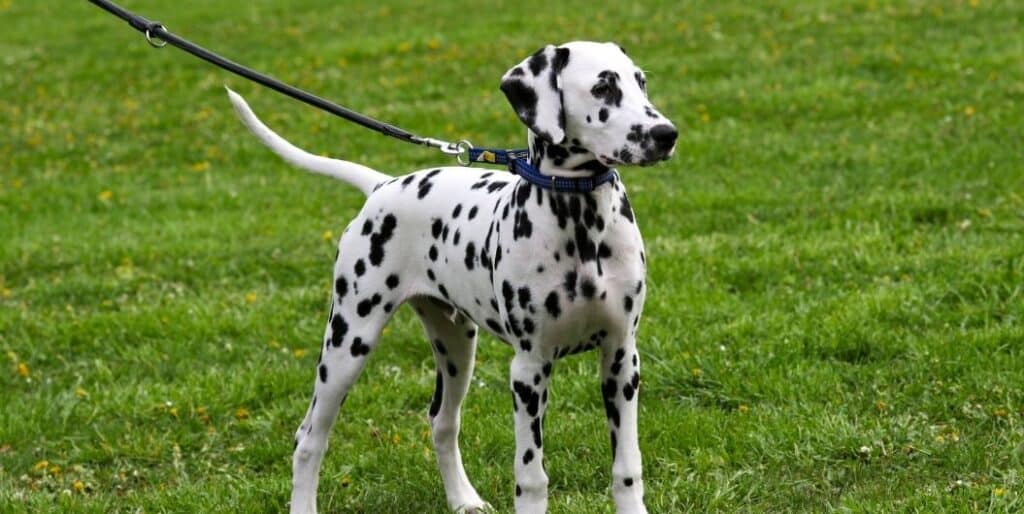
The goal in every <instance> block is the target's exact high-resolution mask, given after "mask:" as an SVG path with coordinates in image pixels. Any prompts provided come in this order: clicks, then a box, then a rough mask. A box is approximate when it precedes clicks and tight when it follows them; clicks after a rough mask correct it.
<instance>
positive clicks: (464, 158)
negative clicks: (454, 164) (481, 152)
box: [455, 139, 473, 166]
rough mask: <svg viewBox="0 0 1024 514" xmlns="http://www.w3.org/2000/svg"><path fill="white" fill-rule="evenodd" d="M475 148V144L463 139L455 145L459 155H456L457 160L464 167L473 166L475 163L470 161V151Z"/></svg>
mask: <svg viewBox="0 0 1024 514" xmlns="http://www.w3.org/2000/svg"><path fill="white" fill-rule="evenodd" d="M472 148H473V143H470V142H469V141H466V140H465V139H461V140H459V141H457V142H456V143H455V149H456V150H457V151H458V153H456V154H455V160H456V161H458V163H459V164H461V165H463V166H472V165H473V161H471V160H469V150H470V149H472Z"/></svg>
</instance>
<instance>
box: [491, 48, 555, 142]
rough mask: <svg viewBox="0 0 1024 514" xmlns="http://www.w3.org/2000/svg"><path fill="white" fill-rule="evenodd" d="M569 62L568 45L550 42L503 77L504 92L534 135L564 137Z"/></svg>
mask: <svg viewBox="0 0 1024 514" xmlns="http://www.w3.org/2000/svg"><path fill="white" fill-rule="evenodd" d="M568 63H569V49H568V48H557V47H555V46H554V45H548V46H545V47H544V48H541V49H540V50H537V52H536V53H534V54H533V55H532V56H530V57H528V58H526V59H525V60H524V61H523V62H521V63H519V64H518V65H516V66H513V67H512V69H510V70H508V71H507V72H505V76H504V77H502V78H501V91H502V92H503V93H505V97H506V98H508V102H509V103H510V104H512V108H513V109H515V111H516V115H518V116H519V119H520V120H522V122H523V123H525V124H526V126H527V127H530V130H532V131H533V132H534V133H535V134H537V135H538V136H540V137H542V138H544V139H546V140H548V141H551V142H552V143H555V144H559V143H562V142H563V141H564V140H565V110H564V108H563V107H562V78H561V74H562V69H563V68H565V66H566V64H568Z"/></svg>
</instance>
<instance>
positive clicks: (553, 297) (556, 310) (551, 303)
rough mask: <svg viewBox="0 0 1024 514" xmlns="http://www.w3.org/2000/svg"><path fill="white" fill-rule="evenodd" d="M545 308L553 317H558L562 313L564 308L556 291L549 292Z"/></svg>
mask: <svg viewBox="0 0 1024 514" xmlns="http://www.w3.org/2000/svg"><path fill="white" fill-rule="evenodd" d="M544 308H545V309H547V311H548V314H550V315H551V317H552V318H557V317H558V316H559V315H560V314H561V313H562V309H561V308H560V307H559V306H558V293H556V292H554V291H551V292H550V293H548V297H547V299H545V300H544Z"/></svg>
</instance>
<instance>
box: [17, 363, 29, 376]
mask: <svg viewBox="0 0 1024 514" xmlns="http://www.w3.org/2000/svg"><path fill="white" fill-rule="evenodd" d="M29 374H30V373H29V371H28V364H25V363H24V362H19V363H18V375H20V376H21V377H22V378H28V376H29Z"/></svg>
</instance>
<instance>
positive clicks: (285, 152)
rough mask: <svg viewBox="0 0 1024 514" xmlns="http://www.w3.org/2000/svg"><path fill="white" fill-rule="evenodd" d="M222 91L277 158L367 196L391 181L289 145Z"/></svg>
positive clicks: (236, 96)
mask: <svg viewBox="0 0 1024 514" xmlns="http://www.w3.org/2000/svg"><path fill="white" fill-rule="evenodd" d="M224 89H227V90H228V97H229V98H231V103H232V104H233V105H234V106H235V111H236V112H238V117H239V118H241V119H242V123H244V124H245V126H246V127H248V129H249V131H250V132H252V133H253V134H254V135H255V136H256V137H257V138H259V140H260V141H262V142H263V144H265V145H267V147H268V148H270V149H271V150H273V151H274V153H276V154H277V155H280V156H281V158H283V159H284V160H286V161H288V162H290V163H292V164H294V165H296V166H298V167H300V168H305V169H307V170H309V171H312V172H314V173H319V174H321V175H327V176H328V177H333V178H336V179H338V180H341V181H342V182H348V183H349V184H352V185H353V186H355V187H356V188H357V189H359V190H360V191H362V192H363V194H366V195H369V194H370V192H372V191H373V188H374V187H375V186H376V185H377V184H380V183H381V182H384V181H385V180H388V179H390V178H391V177H390V176H388V175H385V174H383V173H381V172H379V171H377V170H374V169H371V168H367V167H366V166H363V165H360V164H356V163H354V162H348V161H342V160H340V159H330V158H327V157H321V156H319V155H313V154H311V153H309V152H307V151H305V150H303V149H301V148H299V147H297V146H295V145H293V144H291V143H289V142H288V141H285V139H284V138H283V137H281V136H279V135H277V134H276V133H274V131H273V130H270V129H269V128H267V126H266V125H264V124H263V122H262V121H260V119H259V118H257V117H256V115H255V114H253V112H252V109H250V108H249V104H247V103H245V99H243V98H242V97H241V95H239V94H238V93H235V92H234V91H232V90H231V89H229V88H228V87H226V86H225V87H224Z"/></svg>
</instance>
